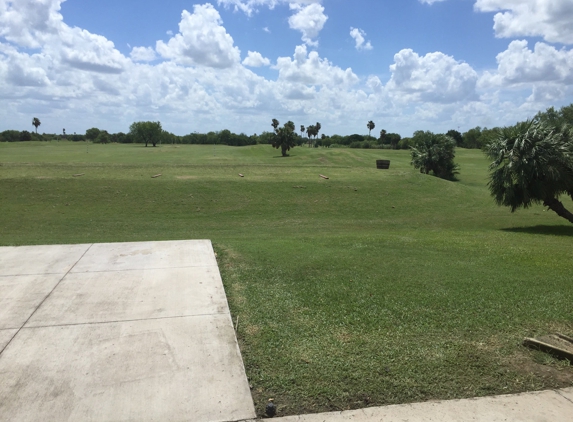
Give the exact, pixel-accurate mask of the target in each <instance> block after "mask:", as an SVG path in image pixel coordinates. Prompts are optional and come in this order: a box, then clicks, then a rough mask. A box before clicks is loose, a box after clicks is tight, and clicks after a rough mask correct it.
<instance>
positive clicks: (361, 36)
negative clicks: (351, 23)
mask: <svg viewBox="0 0 573 422" xmlns="http://www.w3.org/2000/svg"><path fill="white" fill-rule="evenodd" d="M350 36H351V37H352V38H354V41H355V42H356V49H357V50H372V44H370V41H368V42H366V38H365V37H366V32H364V31H363V30H362V29H358V28H352V27H351V28H350Z"/></svg>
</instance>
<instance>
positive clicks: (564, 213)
mask: <svg viewBox="0 0 573 422" xmlns="http://www.w3.org/2000/svg"><path fill="white" fill-rule="evenodd" d="M543 205H545V206H546V207H548V208H549V209H550V210H551V211H554V212H555V213H557V215H558V216H559V217H563V218H564V219H566V220H567V221H569V222H570V223H573V213H571V212H569V211H568V210H567V209H566V208H565V207H564V206H563V204H562V203H561V201H559V200H558V199H557V198H550V199H546V200H545V201H544V202H543Z"/></svg>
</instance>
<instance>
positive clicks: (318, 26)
mask: <svg viewBox="0 0 573 422" xmlns="http://www.w3.org/2000/svg"><path fill="white" fill-rule="evenodd" d="M290 8H291V9H292V10H295V11H296V13H295V14H294V15H292V16H291V17H290V18H289V20H288V23H289V26H290V27H291V28H292V29H294V30H297V31H300V32H302V40H303V41H304V42H305V44H308V45H313V46H316V45H318V41H316V40H315V38H317V37H318V34H320V31H322V28H324V24H325V23H326V21H327V20H328V16H326V15H325V14H324V7H322V6H321V5H320V4H318V3H313V4H310V5H308V6H301V5H300V4H297V3H291V4H290Z"/></svg>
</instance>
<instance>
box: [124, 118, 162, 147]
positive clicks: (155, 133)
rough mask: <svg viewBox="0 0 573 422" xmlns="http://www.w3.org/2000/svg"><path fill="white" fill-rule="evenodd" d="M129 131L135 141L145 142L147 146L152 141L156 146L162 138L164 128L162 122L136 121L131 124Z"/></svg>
mask: <svg viewBox="0 0 573 422" xmlns="http://www.w3.org/2000/svg"><path fill="white" fill-rule="evenodd" d="M129 133H130V134H131V136H133V139H135V142H145V146H146V147H147V144H148V143H149V142H151V144H152V145H153V146H154V147H155V146H156V145H157V142H159V141H160V140H161V137H162V135H163V129H162V128H161V123H160V122H134V123H132V124H131V126H129Z"/></svg>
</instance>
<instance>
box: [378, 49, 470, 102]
mask: <svg viewBox="0 0 573 422" xmlns="http://www.w3.org/2000/svg"><path fill="white" fill-rule="evenodd" d="M394 62H395V63H394V64H393V65H391V66H390V71H391V72H392V77H391V79H390V81H389V82H388V84H387V85H386V89H387V90H388V91H389V92H390V93H391V94H392V95H393V97H394V98H395V99H397V100H401V101H427V102H433V103H454V102H457V101H461V100H467V99H471V98H473V97H475V96H476V92H475V88H476V83H477V80H478V75H477V73H476V72H475V70H473V69H472V68H471V66H470V65H468V64H467V63H463V62H458V61H456V60H455V59H454V58H453V57H451V56H447V55H445V54H443V53H441V52H435V53H428V54H426V55H425V56H419V55H418V54H417V53H415V52H414V51H412V50H411V49H405V50H402V51H400V52H399V53H397V54H396V55H394Z"/></svg>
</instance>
